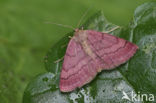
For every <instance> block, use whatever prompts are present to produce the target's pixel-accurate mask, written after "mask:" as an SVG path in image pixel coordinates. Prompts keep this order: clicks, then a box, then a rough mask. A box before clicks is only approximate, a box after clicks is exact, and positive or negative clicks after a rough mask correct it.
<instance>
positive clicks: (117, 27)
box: [103, 26, 120, 33]
mask: <svg viewBox="0 0 156 103" xmlns="http://www.w3.org/2000/svg"><path fill="white" fill-rule="evenodd" d="M119 28H120V26H116V27H114V28H112V29H111V30H108V31H105V32H103V33H110V32H112V31H114V30H116V29H119Z"/></svg>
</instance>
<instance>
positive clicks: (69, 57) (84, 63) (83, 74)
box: [59, 38, 97, 92]
mask: <svg viewBox="0 0 156 103" xmlns="http://www.w3.org/2000/svg"><path fill="white" fill-rule="evenodd" d="M96 66H97V64H96V63H95V62H94V61H93V59H92V58H91V57H90V56H88V55H87V54H86V53H85V51H84V50H83V48H82V46H81V44H79V43H78V42H76V41H75V40H74V39H73V38H72V39H71V40H70V42H69V44H68V47H67V50H66V53H65V56H64V62H63V66H62V70H61V75H60V84H59V86H60V90H61V91H62V92H70V91H72V90H74V89H76V88H77V87H82V86H83V85H84V84H86V83H88V82H90V81H91V80H92V79H93V78H94V77H95V76H96V74H97V71H96V70H97V69H96V68H97V67H96Z"/></svg>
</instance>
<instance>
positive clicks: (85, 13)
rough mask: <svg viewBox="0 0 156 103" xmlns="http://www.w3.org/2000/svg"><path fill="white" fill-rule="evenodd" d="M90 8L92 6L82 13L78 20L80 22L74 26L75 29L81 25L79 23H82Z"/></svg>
mask: <svg viewBox="0 0 156 103" xmlns="http://www.w3.org/2000/svg"><path fill="white" fill-rule="evenodd" d="M91 7H92V6H90V7H89V8H88V9H87V10H86V11H85V12H84V14H83V15H82V16H81V18H80V20H79V22H78V23H77V26H76V28H78V27H79V26H80V24H81V22H82V20H83V18H84V17H85V16H86V15H87V13H88V12H89V10H90V9H91Z"/></svg>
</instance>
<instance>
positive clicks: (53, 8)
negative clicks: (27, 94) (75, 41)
mask: <svg viewBox="0 0 156 103" xmlns="http://www.w3.org/2000/svg"><path fill="white" fill-rule="evenodd" d="M145 1H149V0H141V1H139V0H96V1H93V0H92V1H89V0H88V1H86V0H78V1H76V0H66V1H63V0H46V1H43V0H14V1H11V0H1V1H0V100H1V102H2V103H20V102H21V101H22V94H23V92H24V89H25V87H26V85H27V84H28V82H29V81H30V80H31V79H32V77H34V76H36V75H37V74H39V73H43V72H45V69H44V63H43V58H44V56H45V54H46V52H47V51H48V49H49V48H50V47H51V45H53V44H54V43H55V42H56V41H58V40H59V39H60V38H61V37H63V35H64V34H66V33H67V32H70V31H71V30H69V29H66V28H61V27H57V26H55V25H51V24H46V23H45V22H46V21H50V22H51V21H52V22H57V23H61V24H68V25H74V26H75V25H76V24H77V22H78V20H79V19H80V17H81V16H82V14H83V13H84V11H86V9H88V8H89V7H90V6H91V5H93V7H92V9H91V10H90V12H89V13H88V15H87V16H86V17H85V19H87V18H88V17H89V16H90V15H91V14H93V13H94V12H95V11H97V10H102V11H103V12H104V15H105V16H106V18H107V19H108V20H109V21H111V22H112V23H113V24H117V25H120V26H124V25H127V24H128V22H129V21H130V20H131V19H132V16H133V11H134V9H135V8H136V7H137V6H138V5H140V4H142V3H143V2H145Z"/></svg>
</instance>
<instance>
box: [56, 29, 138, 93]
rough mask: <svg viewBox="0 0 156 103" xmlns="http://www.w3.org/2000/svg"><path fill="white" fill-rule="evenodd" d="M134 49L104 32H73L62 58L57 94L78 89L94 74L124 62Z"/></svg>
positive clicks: (91, 78)
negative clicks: (58, 91)
mask: <svg viewBox="0 0 156 103" xmlns="http://www.w3.org/2000/svg"><path fill="white" fill-rule="evenodd" d="M137 49H138V46H137V45H135V44H133V43H131V42H129V41H127V40H124V39H122V38H119V37H116V36H113V35H111V34H108V33H102V32H98V31H94V30H79V29H76V30H75V33H74V36H73V37H72V38H71V40H70V41H69V44H68V46H67V50H66V53H65V56H64V61H63V66H62V69H61V74H60V84H59V87H60V91H62V92H70V91H73V90H75V89H76V88H80V87H82V86H83V85H85V84H87V83H89V82H91V81H92V80H93V79H94V78H95V76H96V75H97V73H98V72H101V71H102V70H111V69H113V68H115V67H118V66H119V65H121V64H123V63H125V62H126V61H128V60H129V59H130V58H131V57H132V56H133V55H134V54H135V53H136V51H137Z"/></svg>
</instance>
